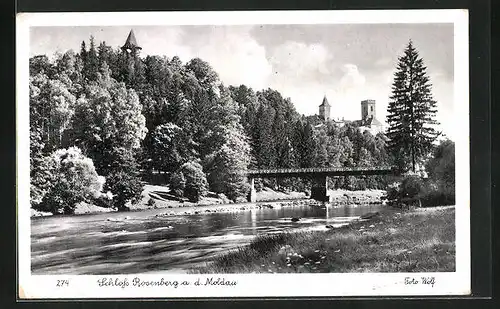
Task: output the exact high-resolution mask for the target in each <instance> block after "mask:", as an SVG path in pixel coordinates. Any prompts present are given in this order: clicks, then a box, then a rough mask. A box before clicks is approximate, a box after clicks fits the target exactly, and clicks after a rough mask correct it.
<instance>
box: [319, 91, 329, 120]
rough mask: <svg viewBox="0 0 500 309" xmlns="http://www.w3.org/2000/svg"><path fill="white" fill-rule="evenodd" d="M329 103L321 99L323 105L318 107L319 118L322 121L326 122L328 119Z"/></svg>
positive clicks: (325, 99)
mask: <svg viewBox="0 0 500 309" xmlns="http://www.w3.org/2000/svg"><path fill="white" fill-rule="evenodd" d="M330 108H331V106H330V103H329V102H328V99H327V98H326V95H325V97H324V98H323V103H321V105H320V106H319V117H320V118H321V119H322V120H325V121H326V120H328V119H330Z"/></svg>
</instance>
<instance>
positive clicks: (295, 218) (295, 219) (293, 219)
mask: <svg viewBox="0 0 500 309" xmlns="http://www.w3.org/2000/svg"><path fill="white" fill-rule="evenodd" d="M297 221H300V218H297V217H293V218H292V222H297Z"/></svg>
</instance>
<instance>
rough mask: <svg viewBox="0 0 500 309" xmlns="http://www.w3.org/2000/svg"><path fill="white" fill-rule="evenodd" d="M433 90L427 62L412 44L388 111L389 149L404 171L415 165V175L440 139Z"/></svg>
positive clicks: (401, 63)
mask: <svg viewBox="0 0 500 309" xmlns="http://www.w3.org/2000/svg"><path fill="white" fill-rule="evenodd" d="M431 88H432V85H431V83H430V80H429V77H428V76H427V73H426V67H425V66H424V61H423V59H422V58H421V57H420V56H419V54H418V51H417V50H416V49H415V47H414V46H413V43H412V41H411V40H410V41H409V43H408V45H407V47H406V49H405V51H404V55H403V56H401V57H399V62H398V65H397V70H396V72H395V73H394V81H393V84H392V95H391V97H390V101H389V106H388V108H387V123H388V125H389V128H388V130H387V137H388V138H389V142H388V148H389V150H390V151H391V152H392V154H393V155H394V157H395V161H396V164H397V165H398V166H399V167H400V168H401V169H403V170H407V167H408V165H409V164H411V168H412V170H413V171H415V169H416V165H417V163H418V161H420V160H421V159H423V158H424V157H425V156H426V155H427V154H429V152H430V151H431V150H432V144H433V142H434V141H435V140H436V138H437V137H438V135H439V133H438V132H437V131H436V129H435V128H434V125H436V124H437V121H436V120H435V119H434V118H435V115H436V112H437V109H436V101H435V100H434V99H433V97H432V94H431Z"/></svg>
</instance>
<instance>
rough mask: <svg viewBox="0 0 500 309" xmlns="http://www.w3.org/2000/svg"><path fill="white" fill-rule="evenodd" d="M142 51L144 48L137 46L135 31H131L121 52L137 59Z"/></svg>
mask: <svg viewBox="0 0 500 309" xmlns="http://www.w3.org/2000/svg"><path fill="white" fill-rule="evenodd" d="M141 49H142V47H140V46H139V44H137V40H136V39H135V35H134V30H130V33H129V34H128V37H127V40H126V41H125V44H123V46H122V47H121V50H122V51H123V52H124V53H125V54H127V55H129V56H133V57H136V56H137V55H138V53H139V51H140V50H141Z"/></svg>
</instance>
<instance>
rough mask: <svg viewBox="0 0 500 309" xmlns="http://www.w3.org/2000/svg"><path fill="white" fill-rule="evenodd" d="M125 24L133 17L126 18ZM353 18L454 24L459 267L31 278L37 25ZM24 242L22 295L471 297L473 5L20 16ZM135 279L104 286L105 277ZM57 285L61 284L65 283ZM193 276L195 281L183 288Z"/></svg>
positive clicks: (19, 163) (20, 229)
mask: <svg viewBox="0 0 500 309" xmlns="http://www.w3.org/2000/svg"><path fill="white" fill-rule="evenodd" d="M124 21H126V22H124ZM343 23H344V24H346V23H351V24H355V23H358V24H359V23H366V24H368V23H453V24H454V38H455V40H454V45H455V46H454V62H455V65H454V74H455V76H454V102H455V106H454V107H455V108H454V113H455V118H454V119H455V128H456V130H458V131H460V132H461V134H457V138H456V140H455V145H456V146H455V147H456V148H455V149H456V151H455V154H456V200H457V203H456V272H454V273H425V274H420V273H409V274H406V273H363V274H360V273H352V274H337V273H333V274H258V275H257V274H256V275H251V274H238V275H184V274H175V275H174V274H165V275H148V274H138V275H113V276H82V275H79V276H65V275H58V276H48V275H31V271H30V269H31V261H30V259H31V254H30V252H31V247H30V232H29V231H30V226H31V224H30V202H29V182H30V177H29V103H28V102H29V97H28V93H29V91H28V79H29V72H28V59H29V28H30V27H34V26H90V25H99V26H112V25H188V24H189V25H196V24H197V25H229V24H230V25H248V24H343ZM16 30H17V37H16V40H17V42H16V44H17V51H16V54H17V59H16V62H17V64H16V65H17V74H16V75H17V77H16V78H17V102H16V112H17V113H16V121H17V214H18V220H17V223H18V224H17V229H18V230H17V235H16V236H17V240H18V252H17V253H18V263H19V264H18V276H19V282H18V283H19V289H20V294H21V298H26V299H33V298H57V299H65V298H143V297H147V298H152V297H161V298H170V297H173V298H175V297H313V296H400V295H404V296H411V295H467V294H470V223H469V222H470V220H469V219H470V184H469V179H470V178H469V173H470V171H469V169H470V168H469V125H468V124H469V77H468V72H469V65H468V12H467V10H386V11H380V10H377V11H370V10H366V11H265V12H258V11H245V12H142V13H137V12H134V13H130V12H127V13H21V14H18V16H17V29H16ZM136 277H138V278H140V279H141V280H161V278H163V279H164V280H165V281H172V282H173V281H177V282H178V283H179V286H178V287H174V286H168V287H165V286H163V287H148V288H144V287H142V288H139V287H134V286H133V285H132V282H133V280H134V278H136ZM210 277H212V278H214V279H217V278H224V279H225V280H227V281H236V282H237V284H236V285H234V286H196V285H194V282H196V281H197V280H198V279H200V281H201V282H202V283H204V282H205V280H206V279H207V278H210ZM421 277H434V278H435V283H434V284H433V285H432V286H431V285H430V284H418V285H408V284H405V279H406V278H417V279H419V280H420V278H421ZM102 278H113V279H114V280H118V281H120V280H121V281H122V282H125V280H126V281H127V282H129V286H126V287H123V288H122V287H99V284H98V280H101V279H102ZM66 280H67V282H68V285H67V286H66V285H65V284H63V285H62V286H59V287H58V286H57V285H58V283H65V282H66ZM183 281H187V282H189V283H190V285H187V286H183V285H180V284H181V283H182V282H183Z"/></svg>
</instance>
